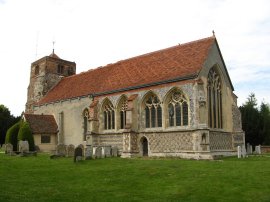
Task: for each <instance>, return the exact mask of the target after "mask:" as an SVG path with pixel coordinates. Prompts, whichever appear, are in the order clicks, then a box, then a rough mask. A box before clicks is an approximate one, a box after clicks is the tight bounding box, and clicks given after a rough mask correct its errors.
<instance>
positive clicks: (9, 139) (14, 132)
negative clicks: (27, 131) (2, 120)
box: [5, 121, 21, 151]
mask: <svg viewBox="0 0 270 202" xmlns="http://www.w3.org/2000/svg"><path fill="white" fill-rule="evenodd" d="M20 125H21V121H19V122H17V123H15V124H14V125H13V126H11V127H10V128H9V129H8V130H7V133H6V139H5V143H6V144H7V143H10V144H12V145H13V151H17V144H18V132H19V130H20Z"/></svg>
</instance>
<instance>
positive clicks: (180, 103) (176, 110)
mask: <svg viewBox="0 0 270 202" xmlns="http://www.w3.org/2000/svg"><path fill="white" fill-rule="evenodd" d="M168 116H169V126H186V125H188V102H187V99H186V98H185V96H184V95H183V93H181V92H180V91H176V92H174V93H173V94H172V95H171V98H170V101H169V104H168Z"/></svg>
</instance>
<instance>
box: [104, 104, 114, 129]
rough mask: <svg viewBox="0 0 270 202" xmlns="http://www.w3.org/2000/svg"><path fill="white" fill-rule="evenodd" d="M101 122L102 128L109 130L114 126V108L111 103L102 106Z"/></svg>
mask: <svg viewBox="0 0 270 202" xmlns="http://www.w3.org/2000/svg"><path fill="white" fill-rule="evenodd" d="M103 109H104V110H103V122H104V130H110V129H114V128H115V114H114V108H113V106H112V104H111V103H108V104H106V105H105V106H104V108H103Z"/></svg>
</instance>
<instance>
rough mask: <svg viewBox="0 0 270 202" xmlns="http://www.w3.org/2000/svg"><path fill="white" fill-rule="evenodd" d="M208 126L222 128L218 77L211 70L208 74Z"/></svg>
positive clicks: (220, 94) (220, 93)
mask: <svg viewBox="0 0 270 202" xmlns="http://www.w3.org/2000/svg"><path fill="white" fill-rule="evenodd" d="M207 90H208V93H207V94H208V95H207V98H208V124H209V127H211V128H222V92H221V81H220V76H219V75H218V74H217V72H216V71H215V70H214V69H213V68H212V69H211V70H210V71H209V74H208V87H207Z"/></svg>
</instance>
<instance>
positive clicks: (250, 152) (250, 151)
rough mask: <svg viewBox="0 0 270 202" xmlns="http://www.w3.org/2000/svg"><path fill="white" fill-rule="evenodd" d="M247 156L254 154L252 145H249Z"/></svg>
mask: <svg viewBox="0 0 270 202" xmlns="http://www.w3.org/2000/svg"><path fill="white" fill-rule="evenodd" d="M247 154H252V145H251V144H249V143H247Z"/></svg>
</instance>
